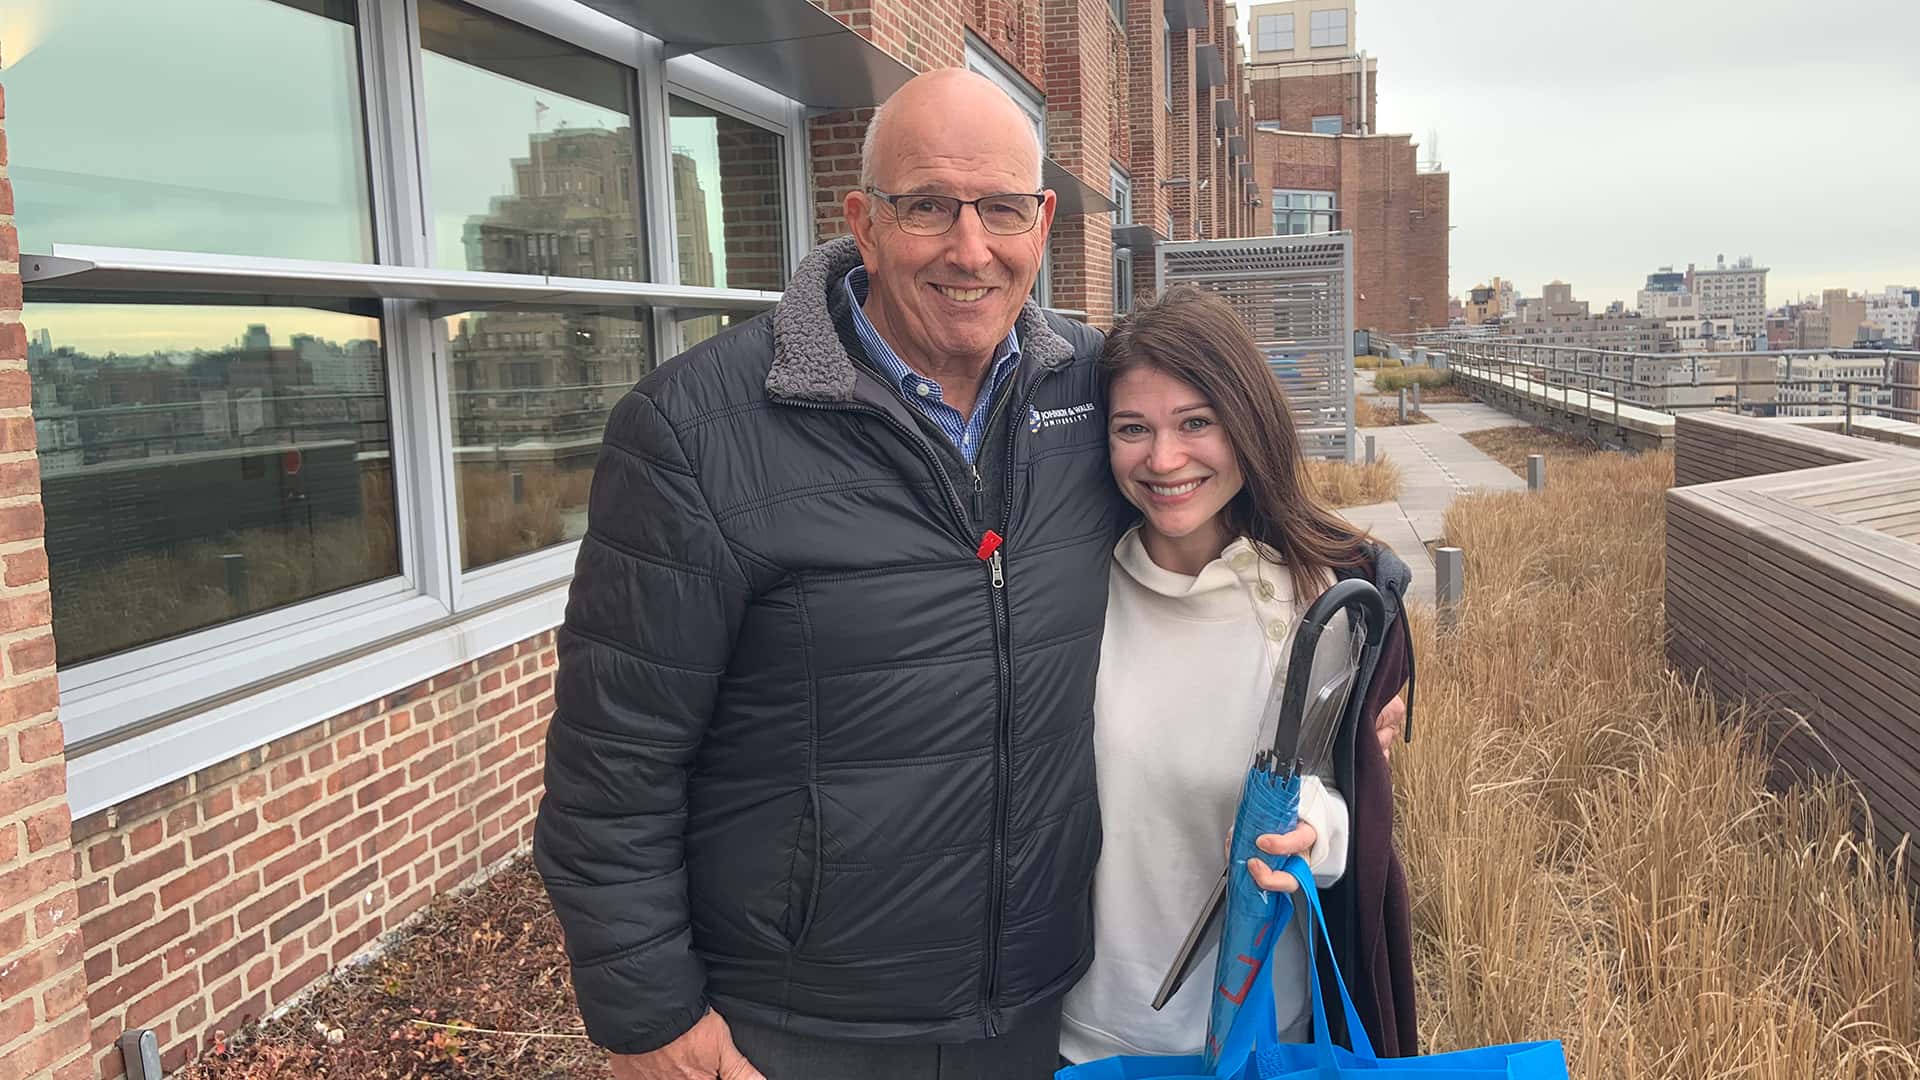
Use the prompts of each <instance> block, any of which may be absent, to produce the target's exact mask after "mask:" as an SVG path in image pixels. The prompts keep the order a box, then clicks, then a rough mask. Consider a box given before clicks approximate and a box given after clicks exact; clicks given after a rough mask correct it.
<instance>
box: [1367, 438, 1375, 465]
mask: <svg viewBox="0 0 1920 1080" xmlns="http://www.w3.org/2000/svg"><path fill="white" fill-rule="evenodd" d="M1373 461H1374V457H1373V436H1371V435H1369V436H1367V464H1369V465H1371V464H1373Z"/></svg>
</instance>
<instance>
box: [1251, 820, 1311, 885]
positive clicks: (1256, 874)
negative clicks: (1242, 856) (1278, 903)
mask: <svg viewBox="0 0 1920 1080" xmlns="http://www.w3.org/2000/svg"><path fill="white" fill-rule="evenodd" d="M1319 839H1320V834H1319V832H1318V831H1316V830H1315V829H1314V827H1313V826H1312V825H1309V824H1307V823H1306V822H1304V821H1303V822H1301V823H1300V824H1299V825H1297V826H1295V827H1294V829H1293V831H1292V832H1284V833H1263V834H1261V835H1260V836H1258V837H1256V838H1255V839H1254V842H1253V843H1254V846H1255V847H1257V848H1259V849H1260V850H1261V851H1262V852H1265V853H1266V854H1268V855H1272V856H1274V860H1273V861H1274V862H1285V861H1286V860H1287V856H1289V855H1298V856H1300V857H1302V858H1305V857H1306V855H1307V852H1309V851H1312V850H1313V845H1314V843H1315V842H1316V841H1318V840H1319ZM1247 873H1249V874H1251V875H1253V883H1254V884H1255V885H1258V886H1260V887H1261V888H1262V889H1265V890H1266V891H1267V892H1277V893H1293V892H1299V891H1300V882H1299V881H1298V880H1296V879H1295V878H1294V876H1293V875H1292V874H1287V873H1282V872H1281V871H1279V870H1275V869H1273V868H1272V867H1271V866H1269V865H1268V864H1267V862H1266V860H1264V859H1248V860H1247Z"/></svg>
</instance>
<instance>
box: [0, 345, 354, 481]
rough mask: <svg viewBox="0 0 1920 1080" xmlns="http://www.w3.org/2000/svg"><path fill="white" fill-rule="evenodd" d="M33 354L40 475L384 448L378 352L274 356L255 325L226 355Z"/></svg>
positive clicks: (34, 350) (325, 348)
mask: <svg viewBox="0 0 1920 1080" xmlns="http://www.w3.org/2000/svg"><path fill="white" fill-rule="evenodd" d="M28 317H29V318H31V317H32V315H31V311H30V312H29V316H28ZM27 351H28V356H27V370H28V372H29V374H30V375H31V378H32V386H33V411H34V428H35V434H36V436H37V438H38V441H39V458H40V467H41V470H42V472H44V473H49V474H54V473H61V472H68V471H73V470H76V469H80V468H82V467H84V466H88V465H96V464H101V463H105V462H122V461H136V460H140V459H144V458H155V457H168V456H174V455H179V454H190V453H197V452H202V451H211V450H230V449H238V448H245V447H272V446H282V445H285V446H293V445H297V444H302V443H312V442H316V441H325V440H338V439H345V440H350V441H352V442H354V443H355V444H356V446H357V448H358V450H359V451H360V452H362V453H384V452H385V451H386V449H387V439H388V435H387V409H386V399H385V394H384V388H383V385H382V383H383V375H384V366H383V364H382V360H381V353H380V345H379V343H378V342H376V341H372V340H365V339H361V340H352V341H348V342H346V343H345V344H340V343H336V342H333V341H328V340H326V339H323V338H320V337H317V336H316V335H313V334H296V335H294V336H293V338H292V340H291V344H290V345H288V346H282V347H274V346H273V345H272V338H271V333H270V331H269V329H268V327H266V326H264V325H261V324H257V323H256V324H253V325H251V326H248V327H247V328H246V331H245V333H244V334H242V335H241V336H240V338H239V340H238V343H237V344H235V345H231V346H227V347H223V348H213V349H204V348H203V349H192V350H173V351H164V350H156V351H153V352H149V353H145V354H139V355H127V354H122V353H116V352H108V353H106V354H104V355H95V354H93V353H91V352H86V351H82V350H80V349H77V348H74V347H72V346H65V345H59V346H57V345H55V344H54V341H53V338H52V336H51V334H50V333H49V332H48V331H46V330H41V331H40V332H39V333H38V334H37V335H36V338H35V340H34V341H33V342H32V343H31V344H30V345H29V347H28V350H27Z"/></svg>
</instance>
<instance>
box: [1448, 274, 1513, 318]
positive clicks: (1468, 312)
mask: <svg viewBox="0 0 1920 1080" xmlns="http://www.w3.org/2000/svg"><path fill="white" fill-rule="evenodd" d="M1513 297H1514V291H1513V282H1511V281H1503V280H1501V279H1500V278H1494V279H1493V282H1492V284H1488V285H1475V286H1474V287H1473V288H1471V289H1469V290H1467V299H1466V302H1465V304H1464V305H1462V309H1461V318H1462V321H1464V322H1465V323H1466V324H1467V325H1468V326H1484V325H1486V324H1488V323H1495V322H1499V321H1500V320H1501V319H1503V318H1505V317H1507V316H1508V315H1511V314H1513V305H1514V299H1513Z"/></svg>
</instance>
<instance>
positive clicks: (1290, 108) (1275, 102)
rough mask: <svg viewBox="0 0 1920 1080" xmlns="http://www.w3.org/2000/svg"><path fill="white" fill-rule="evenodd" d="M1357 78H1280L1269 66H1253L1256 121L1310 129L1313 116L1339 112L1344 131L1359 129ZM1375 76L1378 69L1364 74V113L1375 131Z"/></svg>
mask: <svg viewBox="0 0 1920 1080" xmlns="http://www.w3.org/2000/svg"><path fill="white" fill-rule="evenodd" d="M1355 63H1356V64H1357V63H1358V61H1355ZM1358 78H1359V76H1358V75H1357V74H1352V73H1349V74H1344V75H1343V74H1339V73H1329V74H1325V75H1292V76H1289V77H1287V78H1279V77H1276V76H1274V75H1273V74H1272V73H1271V68H1269V69H1266V70H1262V69H1260V68H1256V69H1254V72H1253V111H1254V115H1255V117H1256V119H1259V120H1268V121H1277V122H1279V123H1280V124H1281V125H1282V127H1283V128H1284V129H1285V130H1287V131H1312V130H1313V118H1314V117H1316V116H1334V115H1338V116H1339V117H1340V118H1341V129H1342V130H1343V131H1347V132H1355V131H1358V130H1359V127H1360V108H1359V106H1360V102H1359V99H1358V98H1357V97H1356V96H1355V83H1356V82H1357V81H1358ZM1378 78H1379V73H1378V72H1373V71H1370V72H1368V73H1367V108H1366V116H1367V123H1368V125H1369V126H1371V127H1373V128H1374V129H1375V130H1378V128H1379V122H1378V120H1377V119H1376V118H1377V117H1378V116H1379V115H1380V114H1379V111H1378V108H1377V102H1378V100H1379V98H1378V86H1377V80H1378Z"/></svg>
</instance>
